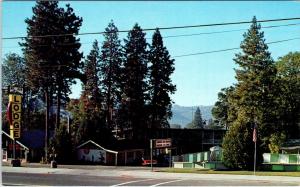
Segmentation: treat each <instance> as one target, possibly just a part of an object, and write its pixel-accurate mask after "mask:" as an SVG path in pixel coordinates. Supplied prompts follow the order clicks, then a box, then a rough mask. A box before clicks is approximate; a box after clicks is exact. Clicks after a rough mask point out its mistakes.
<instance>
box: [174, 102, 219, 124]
mask: <svg viewBox="0 0 300 187" xmlns="http://www.w3.org/2000/svg"><path fill="white" fill-rule="evenodd" d="M197 107H199V108H200V111H201V115H202V119H204V120H206V121H208V120H209V119H210V118H212V114H211V109H212V108H213V106H201V105H200V106H180V105H176V104H174V105H173V106H172V113H173V116H172V118H171V119H170V120H169V122H170V125H172V124H179V125H181V127H182V128H184V127H185V126H186V124H188V123H190V122H191V121H192V118H193V117H194V114H195V111H196V109H197Z"/></svg>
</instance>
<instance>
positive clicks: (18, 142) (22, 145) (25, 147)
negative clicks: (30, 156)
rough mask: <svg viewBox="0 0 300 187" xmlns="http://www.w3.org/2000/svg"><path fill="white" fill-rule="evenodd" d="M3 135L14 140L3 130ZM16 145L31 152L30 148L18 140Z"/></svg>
mask: <svg viewBox="0 0 300 187" xmlns="http://www.w3.org/2000/svg"><path fill="white" fill-rule="evenodd" d="M2 134H4V135H5V136H7V137H8V138H10V139H11V140H14V139H13V138H12V137H11V136H10V135H9V134H7V133H6V132H5V131H3V130H2ZM16 143H17V144H19V145H20V146H21V147H23V148H24V149H25V150H29V148H28V147H27V146H25V145H24V144H22V143H21V142H20V141H18V140H16Z"/></svg>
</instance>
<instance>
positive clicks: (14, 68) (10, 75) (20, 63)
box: [1, 53, 26, 87]
mask: <svg viewBox="0 0 300 187" xmlns="http://www.w3.org/2000/svg"><path fill="white" fill-rule="evenodd" d="M1 65H2V87H7V86H13V85H15V86H23V85H24V84H25V68H26V67H25V61H24V58H22V57H21V56H19V55H18V54H16V53H9V54H6V55H5V58H4V59H3V63H2V64H1Z"/></svg>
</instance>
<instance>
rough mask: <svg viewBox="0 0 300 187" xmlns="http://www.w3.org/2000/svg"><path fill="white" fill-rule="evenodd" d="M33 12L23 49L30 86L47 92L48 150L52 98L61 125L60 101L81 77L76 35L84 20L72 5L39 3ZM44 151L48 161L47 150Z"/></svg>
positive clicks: (27, 20)
mask: <svg viewBox="0 0 300 187" xmlns="http://www.w3.org/2000/svg"><path fill="white" fill-rule="evenodd" d="M32 10H33V16H32V18H31V19H26V20H25V23H26V24H27V25H28V26H27V37H26V39H25V42H24V43H21V46H23V52H24V57H25V61H26V79H27V81H28V85H29V86H30V88H31V89H33V90H34V91H37V92H40V93H44V100H45V103H46V118H45V120H46V138H45V147H47V145H48V135H47V134H48V132H47V131H48V122H49V108H50V105H51V104H52V103H53V102H54V101H53V97H54V96H55V95H56V98H57V102H56V105H57V112H56V113H57V119H56V126H58V125H59V116H60V113H59V112H60V103H61V99H62V98H67V93H69V92H70V84H71V83H73V78H82V76H81V74H80V73H79V71H78V68H79V67H80V66H81V63H80V59H81V57H82V54H81V53H79V52H78V49H79V47H80V43H78V41H79V39H76V38H75V36H74V35H73V34H77V33H78V30H79V27H80V26H81V22H82V19H81V18H78V17H76V16H75V14H74V13H73V9H72V8H71V7H70V6H69V5H67V9H66V10H65V9H63V8H59V7H58V2H57V1H37V3H36V6H35V7H33V9H32ZM66 34H67V35H66ZM39 36H47V37H39ZM50 36H51V37H50ZM45 152H46V155H45V156H46V158H47V148H46V149H45Z"/></svg>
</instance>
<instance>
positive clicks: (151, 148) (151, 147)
mask: <svg viewBox="0 0 300 187" xmlns="http://www.w3.org/2000/svg"><path fill="white" fill-rule="evenodd" d="M152 150H153V140H152V139H150V160H151V171H153V164H152V154H153V151H152Z"/></svg>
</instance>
